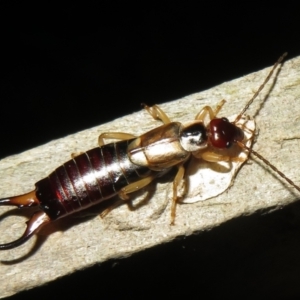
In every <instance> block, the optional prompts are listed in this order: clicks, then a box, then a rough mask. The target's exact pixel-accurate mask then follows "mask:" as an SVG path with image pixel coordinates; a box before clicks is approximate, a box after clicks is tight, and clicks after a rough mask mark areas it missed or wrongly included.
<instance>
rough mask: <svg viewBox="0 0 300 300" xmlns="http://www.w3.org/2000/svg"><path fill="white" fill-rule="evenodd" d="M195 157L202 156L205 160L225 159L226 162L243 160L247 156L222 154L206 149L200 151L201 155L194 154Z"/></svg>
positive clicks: (216, 160) (219, 160)
mask: <svg viewBox="0 0 300 300" xmlns="http://www.w3.org/2000/svg"><path fill="white" fill-rule="evenodd" d="M195 157H197V158H202V159H203V160H205V161H209V162H221V161H225V162H226V161H227V162H232V161H233V162H244V161H246V160H247V158H242V157H238V156H236V157H231V156H228V155H223V154H218V153H215V152H213V151H206V152H203V153H201V155H199V156H196V155H195Z"/></svg>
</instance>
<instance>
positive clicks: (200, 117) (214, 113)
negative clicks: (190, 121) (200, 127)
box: [195, 100, 226, 122]
mask: <svg viewBox="0 0 300 300" xmlns="http://www.w3.org/2000/svg"><path fill="white" fill-rule="evenodd" d="M225 103H226V101H225V100H222V101H220V103H219V104H218V105H217V107H216V108H215V110H213V109H212V108H211V107H210V106H204V107H203V108H202V109H201V110H200V112H199V113H198V114H197V115H196V118H195V120H198V121H201V122H204V120H205V118H206V116H207V115H208V116H209V119H210V120H212V119H215V118H216V116H217V115H218V113H219V112H220V110H221V109H222V107H223V105H224V104H225Z"/></svg>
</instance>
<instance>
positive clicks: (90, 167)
mask: <svg viewBox="0 0 300 300" xmlns="http://www.w3.org/2000/svg"><path fill="white" fill-rule="evenodd" d="M286 55H287V54H286V53H285V54H284V55H282V56H281V57H280V58H279V59H278V61H277V62H276V64H275V65H274V66H273V68H272V69H271V71H270V73H269V74H268V76H267V78H266V79H265V80H264V82H263V84H262V85H261V86H260V87H259V89H258V90H257V92H256V93H255V94H254V95H253V97H252V98H251V99H250V100H249V101H248V103H247V104H246V106H245V108H244V109H243V110H242V111H241V112H240V114H238V116H237V117H236V118H235V120H234V121H233V122H229V121H228V119H226V118H217V115H218V113H219V112H220V110H221V108H222V106H223V105H224V103H225V101H224V100H222V101H221V102H220V103H219V105H218V106H217V107H216V109H212V108H211V107H210V106H205V107H204V108H203V109H202V110H201V111H200V112H199V113H198V114H197V115H196V118H195V120H194V121H192V122H190V123H189V124H186V125H183V124H181V123H179V122H171V121H170V119H169V117H168V116H167V115H166V114H165V113H164V112H163V111H162V109H161V108H160V107H159V106H157V105H154V106H152V107H149V106H147V105H144V108H145V109H146V111H147V112H148V113H149V114H150V115H151V116H152V117H153V118H154V119H156V120H160V121H162V122H163V125H162V126H160V127H157V128H155V129H153V130H150V131H149V132H146V133H144V134H143V135H141V136H139V137H136V136H134V135H132V134H128V133H120V132H111V133H103V134H101V135H100V136H99V140H98V144H99V147H97V148H94V149H91V150H89V151H87V152H85V153H81V154H79V155H77V156H74V157H73V158H72V159H71V160H69V161H68V162H66V163H64V164H63V165H62V166H60V167H58V168H57V169H56V170H55V171H54V172H52V173H51V174H50V175H49V176H48V177H46V178H44V179H42V180H40V181H38V182H37V183H36V184H35V190H33V191H31V192H29V193H27V194H24V195H20V196H14V197H10V198H3V199H0V205H13V206H17V207H18V208H26V207H32V206H38V207H39V210H38V211H37V212H35V213H34V214H33V215H32V217H31V218H30V220H29V221H28V222H27V227H26V230H25V232H24V233H23V235H22V236H21V237H20V238H19V239H17V240H15V241H13V242H10V243H6V244H0V250H7V249H11V248H15V247H17V246H19V245H21V244H23V243H24V242H26V241H27V240H28V239H29V238H30V237H31V236H32V235H33V234H34V233H36V232H38V231H39V230H40V229H41V228H42V227H44V226H45V225H46V224H48V223H50V222H52V221H55V220H57V219H60V218H62V217H65V216H68V215H70V214H73V213H75V212H78V211H80V210H83V209H86V208H88V207H90V206H92V205H95V204H98V203H100V202H102V201H105V200H107V199H110V198H112V197H114V196H116V195H118V196H119V197H120V198H121V199H123V200H128V198H129V197H128V194H130V193H132V192H134V191H137V190H139V189H141V188H143V187H145V186H147V185H148V184H150V183H151V182H152V181H153V180H154V179H156V178H158V177H160V176H162V175H164V174H165V173H166V172H168V171H169V170H171V169H172V168H173V167H177V174H176V176H175V178H174V181H173V198H172V204H171V224H174V221H175V215H176V204H177V202H178V200H179V196H178V191H177V190H178V186H179V184H180V183H181V182H182V180H183V178H184V173H185V163H186V162H187V161H188V160H189V159H190V158H191V156H195V157H196V158H201V159H203V160H205V161H209V162H217V163H218V162H222V161H226V162H234V161H241V158H240V157H231V156H229V155H228V153H227V152H226V149H229V148H231V147H232V146H233V145H238V146H239V147H240V148H241V149H243V150H245V151H246V152H247V153H251V154H253V155H255V156H256V157H258V158H259V159H260V160H262V161H263V162H264V163H265V164H267V165H268V166H269V167H270V168H271V169H273V170H274V171H275V172H276V173H277V174H278V175H279V176H281V177H282V178H283V179H284V180H286V181H287V182H288V183H289V184H291V185H292V186H293V187H294V188H296V189H297V190H298V191H300V188H299V187H298V186H297V185H296V184H295V183H294V182H293V181H292V180H291V179H289V178H287V177H286V176H285V175H284V174H283V173H281V172H280V171H279V170H278V169H277V168H276V167H275V166H274V165H272V164H271V163H270V162H269V161H268V160H266V159H265V158H264V157H262V156H261V155H260V154H259V153H257V152H255V151H254V150H252V149H251V148H250V147H248V146H247V145H246V143H247V139H246V137H245V134H244V130H245V128H241V127H239V126H238V122H239V120H240V119H241V118H242V116H243V114H244V113H245V111H246V110H247V109H248V108H249V106H250V105H251V103H252V102H253V101H254V99H255V98H256V97H257V95H258V94H259V92H260V91H261V90H262V89H263V88H264V86H265V85H266V83H267V82H268V81H269V79H270V78H271V76H272V74H273V72H274V70H275V69H276V67H277V66H278V65H279V64H281V62H282V61H283V59H284V57H285V56H286ZM207 118H209V120H210V121H209V123H208V124H207V125H206V124H205V122H204V121H205V120H206V119H207ZM107 138H110V139H119V140H120V141H117V142H113V143H109V144H104V139H107ZM220 149H222V150H223V152H222V154H220V152H218V153H217V151H216V150H220ZM245 160H247V157H246V158H245V159H243V160H242V161H241V162H243V161H245ZM109 210H110V209H108V210H107V211H106V212H104V213H103V215H105V214H106V213H107V212H108V211H109Z"/></svg>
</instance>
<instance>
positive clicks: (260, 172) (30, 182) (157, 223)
mask: <svg viewBox="0 0 300 300" xmlns="http://www.w3.org/2000/svg"><path fill="white" fill-rule="evenodd" d="M269 70H270V69H269V68H268V69H265V70H262V71H260V72H257V73H253V74H250V75H247V76H245V77H243V78H240V79H237V80H234V81H232V82H228V83H224V84H221V85H219V86H217V87H215V88H213V89H210V90H208V91H204V92H201V93H197V94H193V95H190V96H187V97H184V98H183V99H179V100H177V101H174V102H170V103H167V104H163V105H161V107H162V108H163V110H164V111H165V112H167V114H168V115H169V116H170V117H171V119H172V120H176V121H179V122H182V123H184V122H187V121H190V120H193V119H194V117H195V113H196V112H198V111H199V110H200V109H201V108H202V107H203V106H205V105H210V106H215V105H216V104H217V103H218V102H219V101H220V100H221V99H226V101H227V103H226V104H225V106H224V107H223V109H222V111H221V113H220V115H221V116H230V115H233V114H236V113H239V112H240V110H241V109H242V108H243V106H244V105H245V104H246V102H247V100H249V99H250V98H251V96H252V95H253V93H254V92H255V91H256V90H257V89H258V87H259V86H260V84H261V83H262V82H263V80H264V78H265V77H266V76H267V73H268V72H269ZM299 78H300V57H298V58H295V59H292V60H290V61H287V62H285V63H284V65H283V67H282V68H281V70H280V72H279V74H278V77H277V80H276V82H275V81H274V77H273V79H271V81H270V82H269V83H268V84H267V86H266V87H265V89H264V90H263V91H262V92H261V94H260V95H259V97H258V99H257V100H255V102H254V104H253V105H252V106H251V107H250V109H249V111H248V112H247V114H249V115H250V116H254V117H255V120H256V122H257V127H258V128H259V135H258V136H257V140H256V142H255V144H254V147H253V148H254V149H255V150H256V151H258V152H259V153H260V154H261V155H263V156H264V157H265V158H267V159H268V160H269V161H270V162H272V163H273V164H274V165H275V166H276V167H277V168H279V169H280V170H281V171H282V172H283V173H285V174H286V175H287V176H288V177H289V178H291V179H292V180H294V181H295V182H296V183H298V184H299V182H300V180H299V175H300V170H299V168H297V167H295V166H299V162H300V158H299V151H298V150H299V139H300V105H299V103H298V102H299V99H300V97H299V96H300V84H299ZM266 95H268V99H266V101H264V99H265V97H266ZM262 102H264V104H263V105H262ZM156 126H158V123H157V122H156V121H154V120H152V119H151V118H150V117H149V115H147V113H146V112H145V111H140V112H138V113H135V114H132V115H128V116H125V117H123V118H120V119H118V120H115V121H113V122H110V123H107V124H104V125H101V126H98V127H95V128H91V129H88V130H85V131H82V132H79V133H76V134H74V135H70V136H67V137H65V138H63V139H59V140H56V141H52V142H50V143H48V144H46V145H43V146H40V147H37V148H35V149H31V150H29V151H26V152H24V153H21V154H19V155H15V156H11V157H8V158H6V159H3V160H2V161H0V172H1V181H0V198H3V197H5V196H10V195H11V193H13V195H18V194H22V193H25V192H28V191H30V190H32V189H33V188H34V183H35V182H37V181H38V180H40V179H42V178H44V177H45V176H47V175H48V174H49V173H50V172H51V171H53V170H54V169H55V168H56V167H58V166H59V165H61V164H62V163H64V162H65V161H67V160H69V159H70V153H74V152H81V151H85V150H87V149H90V148H93V147H95V146H97V138H98V135H99V134H100V133H102V132H112V131H122V132H128V133H134V134H141V133H144V132H146V131H148V130H150V129H152V128H154V127H156ZM249 162H250V163H247V164H245V165H244V166H243V167H242V169H241V170H240V171H239V173H238V175H237V176H236V178H235V179H234V183H233V185H232V186H231V187H230V188H229V189H228V190H227V191H226V192H224V193H223V194H221V195H220V196H218V197H215V198H212V199H209V200H205V201H199V202H196V203H193V204H183V205H179V206H178V208H177V216H176V224H175V226H170V225H169V224H170V208H169V205H170V203H168V206H167V207H166V208H165V204H166V199H168V194H169V193H171V191H170V185H171V179H170V180H169V181H167V182H165V181H160V182H158V183H157V185H156V186H155V185H151V186H150V193H152V194H151V199H150V201H149V203H148V204H147V205H145V206H143V207H141V208H139V209H137V210H135V211H134V212H132V211H129V210H128V209H127V207H126V206H125V205H123V206H121V207H119V208H117V209H115V210H114V211H112V212H111V213H110V214H109V215H108V216H107V217H106V218H104V219H100V218H98V217H94V218H90V219H88V220H86V219H83V220H81V219H75V221H74V219H66V220H63V221H61V222H57V223H56V224H55V223H54V226H52V227H51V226H50V229H48V230H45V231H43V232H41V234H44V235H41V236H40V237H39V238H37V239H36V238H35V237H34V238H32V239H31V240H29V241H28V242H27V243H25V244H24V245H22V246H20V247H18V248H16V249H12V250H9V251H1V252H0V261H1V262H2V265H1V266H0V277H1V291H0V297H6V296H9V295H12V294H14V293H16V292H19V291H21V290H24V289H29V288H32V287H35V286H39V285H42V284H44V283H47V282H49V281H52V280H54V279H56V278H58V277H61V276H64V275H66V274H69V273H72V272H75V271H76V270H79V269H82V268H86V267H88V266H91V265H93V264H95V263H100V262H104V261H105V260H107V259H109V258H119V257H123V256H127V255H130V254H132V253H134V252H137V251H140V250H143V249H145V248H148V247H151V246H153V245H156V244H160V243H164V242H167V241H170V240H172V239H173V238H175V237H176V236H178V235H189V234H192V233H193V232H196V231H199V230H207V229H209V228H212V227H215V226H218V225H220V224H221V223H223V222H225V221H227V220H229V219H232V218H236V217H238V216H242V215H248V214H251V213H253V212H255V211H257V210H260V209H267V208H272V209H274V208H276V207H281V206H283V205H286V204H288V203H291V202H293V201H295V200H296V199H297V198H298V197H299V193H298V192H296V191H295V190H294V189H293V188H291V187H290V186H289V185H288V184H287V183H286V182H284V181H283V180H282V179H281V178H279V177H278V176H277V175H276V174H274V173H273V172H271V171H270V169H269V168H268V167H267V166H265V165H264V164H262V163H260V162H259V161H257V160H256V159H255V158H254V159H253V160H249ZM199 168H201V163H199ZM201 184H202V183H201V182H199V185H201ZM137 198H143V195H139V196H138V197H137ZM136 201H138V199H136ZM136 201H135V202H136ZM6 210H7V211H8V210H11V208H10V207H7V208H6V207H2V208H1V214H2V215H3V213H4V212H5V211H6ZM25 220H26V219H25V218H23V217H20V216H15V215H12V216H10V217H9V218H5V219H3V220H2V222H1V224H0V228H1V232H2V233H4V234H1V240H0V243H4V242H9V241H11V240H14V239H16V238H18V237H19V236H20V235H21V233H22V231H23V230H24V227H25V225H24V221H25ZM69 224H70V225H69ZM59 230H63V231H59ZM49 233H51V234H50V235H49V236H47V237H46V236H45V234H49Z"/></svg>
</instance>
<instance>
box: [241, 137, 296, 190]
mask: <svg viewBox="0 0 300 300" xmlns="http://www.w3.org/2000/svg"><path fill="white" fill-rule="evenodd" d="M236 143H237V144H238V145H239V146H240V147H241V148H243V149H245V150H247V151H248V152H249V153H251V154H254V155H255V156H256V157H257V158H259V159H260V160H261V161H263V162H264V163H265V164H266V165H267V166H268V167H270V168H271V169H272V170H273V171H274V172H276V173H277V174H278V175H279V176H280V177H281V178H283V179H284V180H285V181H287V182H288V183H289V184H290V185H291V186H293V187H294V188H295V189H296V190H297V191H299V192H300V187H299V186H298V185H297V184H296V183H295V182H294V181H293V180H291V179H290V178H288V177H287V176H285V175H284V174H283V173H282V172H281V171H279V170H278V169H277V168H276V167H275V166H274V165H273V164H271V163H270V162H269V161H268V160H267V159H266V158H264V157H263V156H262V155H260V154H259V153H258V152H256V151H255V150H253V149H251V148H249V147H248V146H246V145H244V144H243V143H241V142H239V141H236Z"/></svg>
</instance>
